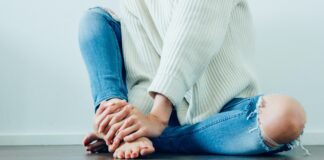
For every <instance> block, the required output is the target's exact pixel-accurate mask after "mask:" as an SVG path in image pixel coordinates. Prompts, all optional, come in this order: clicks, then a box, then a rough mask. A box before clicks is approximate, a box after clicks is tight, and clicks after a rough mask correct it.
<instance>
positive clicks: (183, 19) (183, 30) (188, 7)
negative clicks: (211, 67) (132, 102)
mask: <svg viewBox="0 0 324 160" xmlns="http://www.w3.org/2000/svg"><path fill="white" fill-rule="evenodd" d="M233 6H234V1H233V0H179V2H178V3H177V4H176V6H175V8H174V13H173V16H172V19H171V22H170V25H169V28H168V30H167V33H166V36H165V39H164V44H163V49H162V54H161V61H160V65H159V68H158V70H157V72H156V75H155V77H154V79H153V81H152V83H151V85H150V86H149V88H148V90H147V91H148V93H149V95H150V96H151V97H153V98H154V96H155V94H156V93H160V94H163V95H164V96H166V97H168V99H169V100H170V101H171V102H172V104H174V105H177V104H179V103H180V102H181V100H182V99H183V97H184V95H185V93H186V92H187V91H188V90H190V88H191V87H192V86H193V85H194V84H195V83H196V82H197V81H198V80H199V78H200V77H201V76H202V74H203V72H204V70H205V69H206V68H207V66H208V64H209V62H210V61H211V59H212V57H214V56H215V55H216V54H217V53H218V52H219V50H220V48H221V46H222V44H223V41H224V39H225V35H226V31H227V28H228V24H229V21H230V16H231V12H232V10H233Z"/></svg>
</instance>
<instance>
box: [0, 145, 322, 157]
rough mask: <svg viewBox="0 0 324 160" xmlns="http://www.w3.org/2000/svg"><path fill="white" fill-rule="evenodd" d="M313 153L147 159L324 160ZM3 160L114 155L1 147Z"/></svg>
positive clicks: (66, 148) (57, 148) (55, 148)
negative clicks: (307, 154) (306, 154)
mask: <svg viewBox="0 0 324 160" xmlns="http://www.w3.org/2000/svg"><path fill="white" fill-rule="evenodd" d="M306 148H308V149H309V150H310V152H311V153H312V155H311V156H307V157H305V156H304V155H303V151H302V150H301V149H300V148H296V149H295V150H293V151H290V152H285V153H282V154H278V155H275V156H257V157H231V156H219V155H171V154H153V155H151V156H149V157H146V158H145V159H186V160H191V159H195V160H196V159H199V160H200V159H220V160H222V159H224V160H232V159H235V160H254V159H265V160H283V159H285V160H295V159H309V160H320V159H324V146H306ZM0 159H1V160H109V159H113V158H112V155H111V154H109V153H106V154H87V153H86V152H85V151H84V148H83V147H82V146H2V147H0Z"/></svg>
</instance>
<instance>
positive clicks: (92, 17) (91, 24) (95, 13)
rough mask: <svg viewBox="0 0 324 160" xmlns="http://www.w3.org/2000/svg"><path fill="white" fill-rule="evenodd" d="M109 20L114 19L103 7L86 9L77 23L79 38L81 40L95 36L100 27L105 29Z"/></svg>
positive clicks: (100, 29) (98, 32) (98, 33)
mask: <svg viewBox="0 0 324 160" xmlns="http://www.w3.org/2000/svg"><path fill="white" fill-rule="evenodd" d="M109 21H114V19H113V18H112V17H111V16H110V14H109V13H108V12H107V11H106V10H105V9H103V8H100V7H95V8H90V9H88V10H87V11H86V12H85V13H84V14H83V16H82V18H81V20H80V23H79V40H80V41H81V42H82V41H84V40H89V39H92V38H95V37H97V36H98V35H100V34H101V33H100V32H101V31H102V29H107V25H110V22H109Z"/></svg>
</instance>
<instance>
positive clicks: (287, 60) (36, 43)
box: [0, 0, 324, 145]
mask: <svg viewBox="0 0 324 160" xmlns="http://www.w3.org/2000/svg"><path fill="white" fill-rule="evenodd" d="M250 4H251V8H252V12H253V15H254V17H255V25H256V31H257V53H258V56H257V58H258V72H259V75H260V80H261V82H262V87H263V89H264V92H265V93H268V92H282V93H287V94H290V95H292V96H295V97H296V98H298V99H299V100H300V101H301V102H302V103H303V104H304V106H305V108H306V110H307V112H308V124H307V128H306V133H305V136H304V140H305V142H306V143H307V144H324V141H323V139H324V124H323V120H324V119H323V118H322V117H323V116H322V115H323V114H324V109H323V107H324V102H323V99H324V94H323V90H324V84H323V82H324V74H323V71H324V63H323V62H324V49H323V47H322V46H321V44H322V45H323V44H324V43H323V42H324V40H323V39H324V31H323V28H324V21H323V19H324V11H323V10H321V6H324V2H323V1H321V0H313V1H308V0H294V1H293V0H289V1H288V0H284V1H281V0H272V1H258V0H251V1H250ZM96 5H104V6H111V7H112V8H115V9H116V8H118V1H117V0H114V1H113V0H110V1H107V2H106V1H100V0H83V1H77V0H69V1H63V0H57V1H44V0H30V1H18V0H11V1H0V145H13V144H80V142H81V139H82V136H83V135H84V134H85V133H87V132H89V131H91V122H92V118H93V109H92V107H91V97H90V89H89V84H88V77H87V73H86V69H85V66H84V65H83V61H82V59H81V56H80V53H79V48H78V43H77V30H78V21H79V19H80V17H81V15H82V13H83V11H85V10H86V9H87V8H88V7H91V6H96Z"/></svg>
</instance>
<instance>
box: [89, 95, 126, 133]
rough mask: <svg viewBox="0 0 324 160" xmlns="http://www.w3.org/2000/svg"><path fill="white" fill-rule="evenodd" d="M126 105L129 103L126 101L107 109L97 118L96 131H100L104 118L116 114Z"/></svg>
mask: <svg viewBox="0 0 324 160" xmlns="http://www.w3.org/2000/svg"><path fill="white" fill-rule="evenodd" d="M125 105H127V102H126V101H122V102H120V103H116V104H113V105H111V106H109V107H106V109H105V110H104V111H103V112H102V113H101V114H99V115H98V116H96V118H95V124H94V125H95V129H98V128H99V126H100V124H101V122H102V121H103V120H104V118H105V117H106V116H108V115H109V114H112V113H115V112H116V111H117V110H118V109H120V108H122V107H124V106H125Z"/></svg>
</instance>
